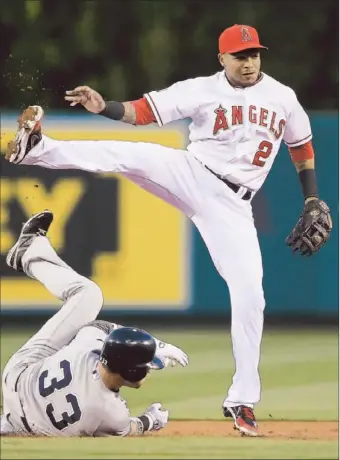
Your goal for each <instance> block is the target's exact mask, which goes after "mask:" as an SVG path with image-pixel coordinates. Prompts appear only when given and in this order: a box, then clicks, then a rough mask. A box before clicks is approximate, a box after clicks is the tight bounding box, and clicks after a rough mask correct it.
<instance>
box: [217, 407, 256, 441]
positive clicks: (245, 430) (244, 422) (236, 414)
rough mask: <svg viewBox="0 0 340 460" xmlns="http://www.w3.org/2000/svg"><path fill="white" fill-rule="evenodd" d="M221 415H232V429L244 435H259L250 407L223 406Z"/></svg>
mask: <svg viewBox="0 0 340 460" xmlns="http://www.w3.org/2000/svg"><path fill="white" fill-rule="evenodd" d="M223 415H224V416H225V417H232V418H233V420H234V429H235V430H238V431H239V432H240V433H241V435H244V436H261V435H260V434H259V432H258V426H257V423H256V419H255V415H254V411H253V409H252V408H251V407H247V406H235V407H223Z"/></svg>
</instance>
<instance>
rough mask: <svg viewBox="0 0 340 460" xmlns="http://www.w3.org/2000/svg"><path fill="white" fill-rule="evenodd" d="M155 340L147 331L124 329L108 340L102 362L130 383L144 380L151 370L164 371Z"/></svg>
mask: <svg viewBox="0 0 340 460" xmlns="http://www.w3.org/2000/svg"><path fill="white" fill-rule="evenodd" d="M155 353H156V342H155V339H154V338H153V337H152V335H151V334H149V333H148V332H146V331H143V330H142V329H136V328H133V327H122V328H119V329H115V330H114V331H112V332H111V333H110V334H109V335H108V336H107V338H106V340H105V343H104V346H103V349H102V352H101V354H100V358H99V359H100V362H101V363H102V364H103V366H105V367H106V368H107V369H108V370H109V371H110V372H114V373H116V374H119V375H121V376H122V377H123V379H125V380H127V381H129V382H138V381H140V380H142V379H143V378H144V377H145V376H146V374H147V373H148V371H149V370H150V369H162V368H163V367H164V364H163V362H162V361H161V360H160V359H159V358H156V357H155Z"/></svg>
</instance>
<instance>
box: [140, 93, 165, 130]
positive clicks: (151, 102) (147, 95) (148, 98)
mask: <svg viewBox="0 0 340 460" xmlns="http://www.w3.org/2000/svg"><path fill="white" fill-rule="evenodd" d="M144 97H145V98H146V100H147V101H148V103H149V105H150V107H151V109H152V111H153V114H154V115H155V118H156V120H157V123H158V125H159V126H163V125H164V123H163V121H162V117H161V116H160V114H159V112H158V109H157V107H156V104H155V103H154V101H153V100H152V97H151V96H150V93H146V94H144Z"/></svg>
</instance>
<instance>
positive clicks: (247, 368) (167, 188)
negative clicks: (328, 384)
mask: <svg viewBox="0 0 340 460" xmlns="http://www.w3.org/2000/svg"><path fill="white" fill-rule="evenodd" d="M265 48H266V47H264V46H263V45H261V44H260V41H259V36H258V33H257V31H256V30H255V29H254V28H253V27H250V26H245V25H234V26H232V27H229V28H227V29H226V30H225V31H223V32H222V34H221V35H220V37H219V54H218V59H219V62H220V64H221V65H222V67H223V70H222V71H219V72H217V73H215V74H214V75H211V76H207V77H199V78H191V79H188V80H185V81H180V82H178V83H175V84H173V85H171V86H170V87H168V88H166V89H164V90H162V91H151V92H149V93H147V94H145V95H144V97H143V98H141V99H139V100H137V101H129V102H123V103H120V102H115V101H104V100H103V98H102V97H101V95H100V94H98V93H97V92H96V91H94V90H93V89H91V88H89V87H88V86H80V87H77V88H75V89H74V90H72V91H67V92H66V95H65V99H66V100H67V101H69V102H70V103H71V106H74V105H76V104H82V105H83V106H84V107H85V108H86V109H87V110H88V111H90V112H93V113H98V114H101V115H103V116H106V117H108V118H111V119H114V120H121V121H123V122H126V123H131V124H134V125H142V124H148V123H152V122H157V123H158V125H159V126H162V125H164V124H166V123H169V122H171V121H174V120H180V119H184V118H190V119H191V124H190V127H189V131H190V136H189V141H190V143H189V145H188V147H187V149H186V150H180V149H174V148H169V147H164V146H161V145H158V144H153V143H144V142H121V141H58V140H54V139H50V138H48V137H46V136H44V135H42V134H41V118H42V116H43V110H42V108H41V107H39V106H32V107H30V108H28V109H26V111H24V113H23V114H22V115H21V117H20V118H19V130H18V133H17V136H16V138H15V140H14V141H12V142H11V143H10V144H9V145H8V149H7V153H6V158H7V159H8V160H9V161H10V162H12V163H18V164H19V163H21V164H25V165H35V166H41V167H44V168H52V169H81V170H85V171H90V172H95V173H105V172H115V173H120V174H122V175H123V176H125V177H127V178H128V179H130V180H131V181H133V182H135V183H136V184H138V185H139V186H140V187H142V188H143V189H146V190H148V191H149V192H151V193H152V194H154V195H156V196H158V197H160V198H162V199H163V200H165V201H166V202H168V203H170V204H172V205H174V206H175V207H177V208H178V209H180V210H181V211H183V212H184V213H185V214H186V215H187V216H188V217H189V218H190V219H191V220H192V222H193V223H194V224H195V225H196V227H197V229H198V230H199V232H200V234H201V236H202V238H203V240H204V241H205V243H206V246H207V248H208V250H209V252H210V255H211V257H212V259H213V262H214V264H215V267H216V269H217V270H218V272H219V273H220V275H221V276H222V277H223V278H224V280H225V281H226V283H227V285H228V288H229V292H230V299H231V309H232V313H231V318H232V322H231V337H232V345H233V354H234V358H235V364H236V372H235V375H234V377H233V381H232V385H231V386H230V388H229V391H228V393H227V396H226V398H225V400H224V402H223V412H224V415H225V416H226V417H232V418H233V420H234V424H235V427H236V428H237V429H238V430H240V431H241V433H243V434H246V435H249V436H257V435H258V427H257V424H256V420H255V416H254V411H253V409H254V405H255V404H256V403H257V402H259V401H260V395H261V385H260V376H259V371H258V366H259V360H260V345H261V339H262V330H263V311H264V308H265V299H264V293H263V288H262V275H263V270H262V260H261V252H260V247H259V242H258V237H257V232H256V228H255V226H254V220H253V215H252V207H251V200H252V198H253V197H254V195H255V193H256V192H257V191H258V190H259V188H260V187H261V185H262V184H263V182H264V180H265V179H266V177H267V175H268V173H269V171H270V169H271V166H272V164H273V162H274V160H275V157H276V155H277V153H278V150H279V147H280V144H281V142H282V140H283V141H284V142H285V143H286V144H287V146H288V148H289V152H290V155H291V158H292V160H293V162H294V164H295V166H296V169H297V172H298V174H299V179H300V181H301V186H302V191H303V195H304V198H305V206H304V210H303V213H302V216H301V218H300V220H299V221H298V224H297V225H296V227H295V228H294V229H293V231H292V233H291V234H290V235H289V236H288V238H287V241H286V242H287V244H288V245H289V246H290V247H291V248H292V249H293V251H299V252H300V253H301V254H302V255H311V254H312V253H314V252H316V251H317V250H318V249H319V248H320V247H321V246H322V245H323V244H324V243H325V242H326V241H327V239H328V237H329V233H330V230H331V218H330V214H329V209H328V207H327V205H326V204H325V203H324V202H323V201H321V200H320V199H319V195H318V190H317V182H316V175H315V169H314V151H313V146H312V143H311V139H312V132H311V126H310V122H309V119H308V116H307V114H306V112H305V111H304V109H303V108H302V106H301V105H300V103H299V101H298V99H297V97H296V94H295V93H294V91H293V90H292V89H291V88H289V87H287V86H285V85H284V84H282V83H280V82H278V81H277V80H275V79H274V78H272V77H270V76H269V75H267V74H265V73H264V72H262V71H261V59H260V52H262V51H263V50H264V49H265Z"/></svg>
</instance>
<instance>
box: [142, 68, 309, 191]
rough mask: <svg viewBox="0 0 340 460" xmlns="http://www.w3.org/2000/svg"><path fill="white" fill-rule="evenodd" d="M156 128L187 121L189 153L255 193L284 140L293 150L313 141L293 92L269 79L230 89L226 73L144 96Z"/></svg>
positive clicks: (305, 117) (182, 83) (175, 85)
mask: <svg viewBox="0 0 340 460" xmlns="http://www.w3.org/2000/svg"><path fill="white" fill-rule="evenodd" d="M145 97H146V99H147V100H148V102H149V104H150V105H151V107H152V109H153V112H154V114H155V116H156V119H157V122H158V124H159V125H163V124H165V123H168V122H170V121H175V120H179V119H182V118H191V119H192V121H193V122H192V123H191V124H190V126H189V131H190V134H189V139H190V144H189V145H188V147H187V149H188V151H189V152H191V153H192V154H193V155H194V156H195V157H196V158H197V159H198V160H200V161H201V162H202V163H203V164H204V165H206V166H208V168H210V169H211V170H213V171H214V172H215V173H218V174H220V175H222V176H224V177H226V178H227V179H229V180H230V181H231V182H233V183H235V184H239V185H243V186H244V187H247V188H248V189H250V190H253V191H257V190H258V189H259V188H260V187H261V185H262V184H263V182H264V180H265V178H266V176H267V174H268V172H269V170H270V168H271V166H272V164H273V161H274V159H275V156H276V154H277V152H278V150H279V147H280V144H281V142H282V140H283V141H284V142H285V143H286V144H287V145H288V146H289V147H297V146H299V145H302V144H305V143H306V142H308V141H310V140H311V139H312V134H311V127H310V123H309V119H308V116H307V114H306V112H305V111H304V109H303V108H302V106H301V105H300V103H299V102H298V100H297V97H296V95H295V92H294V91H293V90H292V89H291V88H289V87H288V86H285V85H283V84H282V83H280V82H278V81H277V80H275V79H274V78H272V77H270V76H269V75H267V74H264V73H262V74H261V77H260V79H259V80H258V81H257V82H256V83H255V84H254V85H252V86H248V87H245V88H238V87H233V86H232V85H230V83H229V82H228V80H227V78H226V76H225V73H224V70H223V71H221V72H217V73H216V74H215V75H212V76H210V77H199V78H194V79H189V80H185V81H181V82H178V83H175V84H174V85H172V86H170V87H169V88H167V89H165V90H162V91H152V92H151V93H148V94H145Z"/></svg>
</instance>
